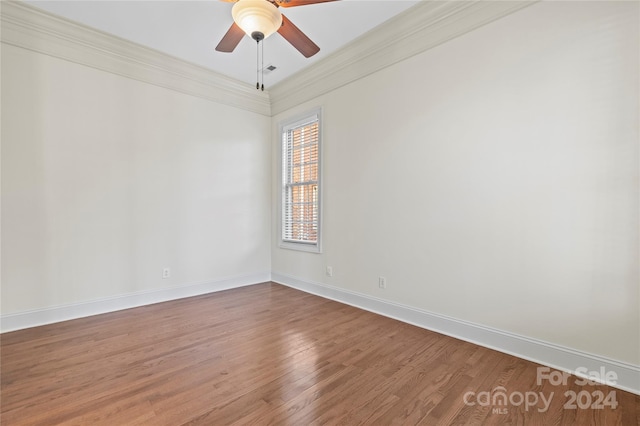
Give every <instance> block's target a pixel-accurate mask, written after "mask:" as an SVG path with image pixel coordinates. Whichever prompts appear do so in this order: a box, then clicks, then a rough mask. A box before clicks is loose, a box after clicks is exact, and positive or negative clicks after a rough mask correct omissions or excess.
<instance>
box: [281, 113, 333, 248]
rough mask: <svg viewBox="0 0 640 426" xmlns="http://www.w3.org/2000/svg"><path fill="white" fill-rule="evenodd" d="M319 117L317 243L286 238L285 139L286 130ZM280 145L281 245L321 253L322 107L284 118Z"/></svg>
mask: <svg viewBox="0 0 640 426" xmlns="http://www.w3.org/2000/svg"><path fill="white" fill-rule="evenodd" d="M314 119H317V120H318V181H317V185H318V195H317V200H318V201H317V202H318V207H317V212H318V216H317V218H318V223H317V241H316V242H315V243H308V242H301V241H290V240H285V239H284V227H285V225H284V222H285V216H284V215H285V207H284V206H285V197H286V192H285V184H286V182H285V167H286V165H285V156H284V154H285V152H284V139H285V135H286V132H288V131H289V130H291V129H294V128H296V127H300V126H302V125H304V124H307V123H309V122H310V121H312V120H314ZM278 145H279V147H280V149H279V154H280V155H279V163H280V167H279V176H280V178H279V185H280V202H279V211H278V213H279V214H278V219H279V220H278V222H279V224H280V226H279V227H278V233H279V236H278V240H279V247H281V248H285V249H291V250H300V251H305V252H311V253H321V252H322V192H323V191H322V186H323V185H322V108H316V109H313V110H311V111H308V112H306V113H304V114H300V115H297V116H295V117H293V118H291V119H288V120H284V121H282V122H280V123H279V126H278Z"/></svg>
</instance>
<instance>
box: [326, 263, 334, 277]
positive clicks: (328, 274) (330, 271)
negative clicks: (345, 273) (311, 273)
mask: <svg viewBox="0 0 640 426" xmlns="http://www.w3.org/2000/svg"><path fill="white" fill-rule="evenodd" d="M327 276H328V277H332V276H333V266H327Z"/></svg>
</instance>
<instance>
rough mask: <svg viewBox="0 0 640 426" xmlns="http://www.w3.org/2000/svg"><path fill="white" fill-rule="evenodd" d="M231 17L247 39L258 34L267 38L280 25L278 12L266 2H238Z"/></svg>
mask: <svg viewBox="0 0 640 426" xmlns="http://www.w3.org/2000/svg"><path fill="white" fill-rule="evenodd" d="M231 15H232V16H233V20H234V21H235V23H236V24H238V26H239V27H240V28H242V30H243V31H244V32H245V33H247V35H248V36H249V37H252V34H253V33H254V32H260V33H262V34H263V35H264V38H267V37H269V36H270V35H271V34H273V33H275V32H276V31H278V28H280V26H281V25H282V15H281V14H280V11H279V10H278V8H277V7H276V6H275V5H273V4H272V3H271V2H269V1H267V0H238V1H237V2H236V4H234V5H233V9H231Z"/></svg>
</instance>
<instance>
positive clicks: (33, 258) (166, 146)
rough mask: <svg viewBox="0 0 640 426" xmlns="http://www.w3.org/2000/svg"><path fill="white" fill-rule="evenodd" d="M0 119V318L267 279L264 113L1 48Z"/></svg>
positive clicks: (267, 166) (267, 185) (267, 160)
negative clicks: (250, 277) (259, 276)
mask: <svg viewBox="0 0 640 426" xmlns="http://www.w3.org/2000/svg"><path fill="white" fill-rule="evenodd" d="M2 114H3V115H2V314H3V315H10V314H13V313H20V312H26V311H30V310H38V309H43V308H51V307H56V306H63V305H69V304H77V303H82V302H87V301H93V300H101V299H108V298H112V297H117V296H122V295H127V294H132V293H140V292H147V291H148V292H153V291H156V290H158V289H164V288H176V287H181V286H189V285H191V284H194V283H203V282H210V281H216V280H221V279H228V278H233V277H237V276H240V275H247V274H252V273H263V274H266V276H267V277H268V274H269V270H270V257H269V256H270V255H269V253H270V249H269V241H270V238H271V235H270V229H269V224H270V222H271V218H270V216H269V206H270V203H271V201H270V199H269V195H268V193H269V188H270V167H271V165H270V152H269V146H270V145H269V144H270V140H269V128H270V127H269V126H270V124H269V118H268V117H265V116H263V115H259V114H254V113H251V112H247V111H243V110H240V109H236V108H231V107H227V106H223V105H219V104H216V103H213V102H210V101H206V100H203V99H200V98H195V97H192V96H188V95H183V94H181V93H178V92H175V91H171V90H166V89H163V88H160V87H157V86H153V85H150V84H146V83H142V82H139V81H135V80H132V79H128V78H123V77H120V76H117V75H115V74H111V73H106V72H103V71H98V70H96V69H93V68H89V67H85V66H82V65H78V64H75V63H72V62H67V61H64V60H60V59H55V58H52V57H49V56H45V55H42V54H39V53H34V52H31V51H28V50H25V49H21V48H17V47H13V46H10V45H3V46H2ZM163 267H170V268H171V274H172V276H171V278H169V279H165V280H163V279H162V278H161V275H162V269H163Z"/></svg>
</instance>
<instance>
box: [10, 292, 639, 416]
mask: <svg viewBox="0 0 640 426" xmlns="http://www.w3.org/2000/svg"><path fill="white" fill-rule="evenodd" d="M0 340H1V342H0V343H1V344H0V349H1V351H2V352H1V375H2V389H1V395H0V396H1V398H2V399H1V405H2V408H1V417H0V421H1V423H2V425H55V424H73V425H137V424H143V425H226V424H234V425H245V424H261V425H262V424H275V425H311V424H318V425H319V424H328V425H334V424H335V425H355V424H369V425H387V424H401V425H405V424H407V425H408V424H425V425H435V424H443V425H450V424H456V425H458V424H488V425H493V424H531V425H589V424H594V425H637V424H639V423H638V421H639V420H638V414H639V410H640V397H638V396H635V395H633V394H631V393H628V392H623V391H621V390H616V389H614V388H609V387H606V386H589V385H585V386H578V385H577V384H576V381H577V378H575V377H569V378H568V380H567V384H566V385H564V386H553V385H551V383H550V382H549V381H543V382H542V383H541V384H539V385H538V384H537V383H536V382H537V375H536V374H537V370H536V368H537V367H539V365H537V364H535V363H532V362H528V361H524V360H522V359H519V358H515V357H512V356H509V355H505V354H502V353H499V352H495V351H492V350H490V349H486V348H483V347H480V346H477V345H473V344H470V343H466V342H463V341H459V340H456V339H453V338H450V337H446V336H442V335H440V334H437V333H434V332H430V331H427V330H424V329H421V328H418V327H414V326H411V325H408V324H404V323H401V322H399V321H395V320H392V319H389V318H385V317H382V316H379V315H375V314H372V313H369V312H366V311H362V310H359V309H356V308H353V307H350V306H347V305H343V304H340V303H337V302H333V301H330V300H326V299H323V298H320V297H317V296H313V295H309V294H306V293H303V292H300V291H297V290H293V289H290V288H287V287H284V286H280V285H277V284H273V283H265V284H259V285H255V286H250V287H245V288H240V289H234V290H229V291H224V292H219V293H214V294H210V295H206V296H200V297H194V298H190V299H182V300H177V301H172V302H166V303H161V304H156V305H151V306H145V307H141V308H136V309H130V310H126V311H120V312H115V313H109V314H104V315H98V316H94V317H89V318H83V319H78V320H74V321H67V322H64V323H58V324H52V325H47V326H43V327H37V328H32V329H27V330H21V331H16V332H11V333H5V334H2V335H1V336H0ZM500 386H502V387H503V388H504V391H503V393H504V394H505V395H506V397H507V401H506V404H503V403H502V402H504V401H502V400H500V398H497V399H495V398H494V399H495V400H494V401H493V402H495V404H489V402H491V400H493V399H491V400H487V398H486V397H487V396H491V397H492V398H493V397H495V396H496V393H499V391H500V390H501V389H497V390H496V388H498V387H500ZM571 391H573V392H575V393H576V395H581V396H583V398H582V400H581V403H582V404H584V403H585V402H586V398H587V396H586V394H587V393H588V395H589V398H591V397H592V396H594V400H595V399H596V398H595V396H596V395H599V394H597V392H598V391H600V392H602V393H603V395H605V396H606V395H609V394H610V392H613V394H612V395H614V396H615V398H616V401H617V403H618V405H617V408H615V409H612V408H611V407H610V406H609V405H610V404H605V405H606V406H605V408H604V409H595V408H590V406H589V408H584V409H580V408H576V409H568V408H565V404H566V403H567V402H568V397H566V396H565V392H571ZM483 392H492V393H483ZM534 395H535V396H536V398H538V402H537V404H535V405H534V404H533V401H534ZM498 396H499V395H498ZM520 396H522V398H525V399H528V400H529V401H530V402H531V404H530V406H529V407H527V406H526V404H525V403H521V401H522V400H521V399H520ZM541 397H544V398H545V400H549V401H550V403H549V405H548V409H546V410H545V409H544V408H545V403H544V402H543V400H542V399H541ZM465 398H466V401H467V402H468V404H466V403H465ZM509 401H511V402H509ZM569 402H570V401H569ZM578 402H580V401H578ZM608 402H612V401H611V399H610V400H609V401H608ZM471 404H473V405H471Z"/></svg>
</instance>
